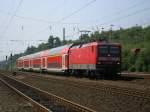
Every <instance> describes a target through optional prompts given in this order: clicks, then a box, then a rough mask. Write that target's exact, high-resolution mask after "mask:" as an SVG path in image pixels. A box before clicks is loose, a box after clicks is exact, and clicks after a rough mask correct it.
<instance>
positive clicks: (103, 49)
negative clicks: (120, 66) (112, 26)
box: [98, 46, 109, 55]
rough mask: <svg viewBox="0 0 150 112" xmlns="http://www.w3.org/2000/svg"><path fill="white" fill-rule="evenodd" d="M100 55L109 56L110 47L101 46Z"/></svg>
mask: <svg viewBox="0 0 150 112" xmlns="http://www.w3.org/2000/svg"><path fill="white" fill-rule="evenodd" d="M98 52H99V55H105V54H108V52H109V50H108V46H99V50H98Z"/></svg>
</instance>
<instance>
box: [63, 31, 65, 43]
mask: <svg viewBox="0 0 150 112" xmlns="http://www.w3.org/2000/svg"><path fill="white" fill-rule="evenodd" d="M63 41H65V28H63Z"/></svg>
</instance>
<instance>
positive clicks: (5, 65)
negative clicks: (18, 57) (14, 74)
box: [5, 56, 7, 70]
mask: <svg viewBox="0 0 150 112" xmlns="http://www.w3.org/2000/svg"><path fill="white" fill-rule="evenodd" d="M5 69H6V70H7V56H6V63H5Z"/></svg>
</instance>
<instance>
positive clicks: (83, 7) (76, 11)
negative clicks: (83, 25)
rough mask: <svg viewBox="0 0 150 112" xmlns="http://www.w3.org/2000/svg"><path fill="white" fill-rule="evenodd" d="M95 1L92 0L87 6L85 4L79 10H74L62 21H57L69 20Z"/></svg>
mask: <svg viewBox="0 0 150 112" xmlns="http://www.w3.org/2000/svg"><path fill="white" fill-rule="evenodd" d="M95 1H96V0H92V1H90V2H88V3H87V4H85V5H84V6H82V7H80V8H79V9H77V10H75V11H74V12H72V13H70V14H69V15H67V16H65V17H63V18H62V19H60V20H59V21H64V20H65V19H68V18H70V17H71V16H73V15H74V14H76V13H78V12H80V11H81V10H83V9H85V8H86V7H88V6H89V5H91V4H92V3H94V2H95Z"/></svg>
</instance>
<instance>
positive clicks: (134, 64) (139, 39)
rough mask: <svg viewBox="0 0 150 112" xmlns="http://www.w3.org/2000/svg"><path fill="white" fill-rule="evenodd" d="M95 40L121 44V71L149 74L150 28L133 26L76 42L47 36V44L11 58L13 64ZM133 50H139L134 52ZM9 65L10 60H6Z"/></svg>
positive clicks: (94, 35) (85, 35)
mask: <svg viewBox="0 0 150 112" xmlns="http://www.w3.org/2000/svg"><path fill="white" fill-rule="evenodd" d="M95 40H106V41H112V42H120V43H121V44H122V70H123V71H132V72H134V71H139V72H150V47H149V44H150V26H148V27H145V28H143V27H141V26H134V27H131V28H127V29H123V28H120V29H119V30H115V31H103V32H101V33H99V32H98V31H96V32H94V33H92V34H91V35H87V34H84V35H82V36H80V38H79V39H77V40H65V41H61V40H60V39H59V37H54V36H52V35H51V36H49V39H48V42H47V43H41V44H40V45H39V46H38V47H34V46H31V47H28V48H27V49H26V51H25V52H24V53H20V54H15V55H14V56H13V63H15V61H16V59H17V58H18V57H20V56H23V55H28V54H31V53H35V52H38V51H42V50H46V49H50V48H54V47H57V46H60V45H64V44H67V43H72V42H74V43H81V42H83V43H85V42H90V41H95ZM135 49H140V50H139V52H135ZM8 63H10V58H9V59H8Z"/></svg>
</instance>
